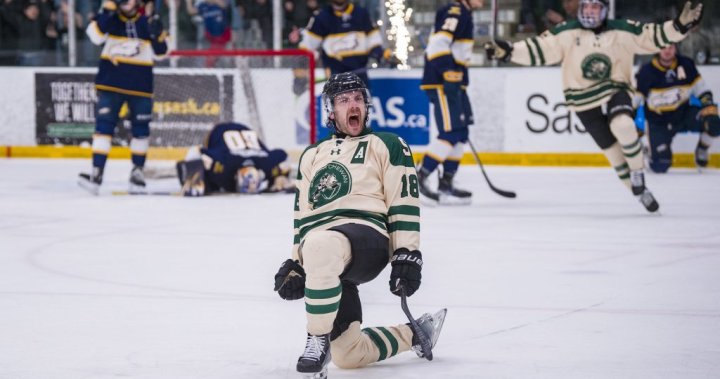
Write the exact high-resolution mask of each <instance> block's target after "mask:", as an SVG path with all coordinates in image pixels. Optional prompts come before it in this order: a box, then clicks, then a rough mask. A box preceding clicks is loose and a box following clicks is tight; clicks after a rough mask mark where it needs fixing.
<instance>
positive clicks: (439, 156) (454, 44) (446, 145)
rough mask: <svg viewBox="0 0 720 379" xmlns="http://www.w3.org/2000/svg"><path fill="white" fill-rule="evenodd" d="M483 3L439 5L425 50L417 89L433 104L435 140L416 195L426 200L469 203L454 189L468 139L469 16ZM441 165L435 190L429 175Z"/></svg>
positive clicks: (469, 0)
mask: <svg viewBox="0 0 720 379" xmlns="http://www.w3.org/2000/svg"><path fill="white" fill-rule="evenodd" d="M482 6H483V0H459V1H451V2H450V3H448V4H446V5H444V6H442V7H440V9H438V11H437V13H436V14H435V28H434V30H433V33H432V35H430V39H429V40H428V45H427V48H426V49H425V68H424V70H423V78H422V82H421V85H420V88H421V89H423V90H425V92H426V93H427V96H428V98H429V99H430V102H431V103H432V104H433V109H434V115H435V124H436V126H437V129H438V136H437V139H435V140H434V141H433V142H431V143H430V146H428V150H427V153H426V154H425V157H424V158H423V160H422V165H421V166H420V168H419V169H418V178H419V180H420V193H421V194H422V195H423V197H424V198H425V199H427V200H429V201H430V202H439V203H441V204H469V203H470V202H471V199H472V193H471V192H469V191H466V190H463V189H460V188H457V187H456V186H455V183H454V178H455V174H456V173H457V171H458V168H459V167H460V159H461V158H462V156H463V153H464V150H465V144H466V143H467V141H468V138H469V135H470V133H469V130H468V127H469V126H470V125H472V124H473V122H474V120H473V112H472V108H471V106H470V99H469V98H468V95H467V91H466V89H467V86H468V85H469V80H468V79H469V78H468V69H467V66H468V64H469V63H470V56H471V54H472V48H473V41H474V40H473V38H474V35H473V20H472V12H473V10H474V9H479V8H481V7H482ZM439 165H442V177H441V178H440V181H439V184H438V189H437V191H436V190H435V189H433V188H430V185H429V183H428V180H429V177H430V175H431V174H432V173H433V172H434V171H435V170H436V169H437V168H438V166H439Z"/></svg>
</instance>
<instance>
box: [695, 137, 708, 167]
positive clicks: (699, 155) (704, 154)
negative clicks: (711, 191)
mask: <svg viewBox="0 0 720 379" xmlns="http://www.w3.org/2000/svg"><path fill="white" fill-rule="evenodd" d="M708 149H709V147H708V146H707V145H703V143H702V142H698V144H697V147H696V148H695V164H696V165H697V166H698V168H701V169H702V168H705V167H707V165H708V162H709V161H710V154H709V153H708Z"/></svg>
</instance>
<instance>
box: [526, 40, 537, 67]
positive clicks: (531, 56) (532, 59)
mask: <svg viewBox="0 0 720 379" xmlns="http://www.w3.org/2000/svg"><path fill="white" fill-rule="evenodd" d="M525 45H526V46H527V49H528V52H529V53H530V66H535V54H534V53H533V51H532V48H531V47H530V44H529V43H528V41H527V40H525Z"/></svg>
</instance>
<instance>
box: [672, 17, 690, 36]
mask: <svg viewBox="0 0 720 379" xmlns="http://www.w3.org/2000/svg"><path fill="white" fill-rule="evenodd" d="M673 27H674V28H675V30H677V31H678V32H680V33H682V34H687V32H688V31H689V30H690V25H683V24H682V23H680V19H679V18H676V19H674V20H673Z"/></svg>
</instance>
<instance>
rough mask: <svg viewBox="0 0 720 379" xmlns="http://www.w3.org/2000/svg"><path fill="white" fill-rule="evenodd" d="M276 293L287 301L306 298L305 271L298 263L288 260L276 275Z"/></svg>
mask: <svg viewBox="0 0 720 379" xmlns="http://www.w3.org/2000/svg"><path fill="white" fill-rule="evenodd" d="M275 291H277V293H278V295H280V297H282V298H283V299H285V300H297V299H302V298H303V297H304V296H305V270H303V268H302V266H300V263H299V262H298V261H294V260H292V259H288V260H286V261H285V262H283V264H282V265H281V266H280V269H279V270H278V272H277V274H275Z"/></svg>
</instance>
